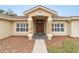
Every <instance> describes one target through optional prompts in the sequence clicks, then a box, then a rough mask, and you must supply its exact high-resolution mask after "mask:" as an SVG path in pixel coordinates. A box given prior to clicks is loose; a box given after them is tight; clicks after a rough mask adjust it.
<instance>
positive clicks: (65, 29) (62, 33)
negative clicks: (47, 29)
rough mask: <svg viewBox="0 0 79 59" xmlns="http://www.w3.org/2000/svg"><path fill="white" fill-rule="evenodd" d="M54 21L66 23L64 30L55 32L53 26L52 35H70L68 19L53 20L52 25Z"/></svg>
mask: <svg viewBox="0 0 79 59" xmlns="http://www.w3.org/2000/svg"><path fill="white" fill-rule="evenodd" d="M54 23H63V24H64V32H53V31H52V28H51V33H52V35H60V36H61V35H62V36H63V35H69V26H68V25H69V23H68V22H67V21H52V23H51V25H52V24H54ZM51 27H52V26H51Z"/></svg>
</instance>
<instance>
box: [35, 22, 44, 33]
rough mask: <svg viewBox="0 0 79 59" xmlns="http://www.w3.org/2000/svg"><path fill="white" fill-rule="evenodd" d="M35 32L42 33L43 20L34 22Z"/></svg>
mask: <svg viewBox="0 0 79 59" xmlns="http://www.w3.org/2000/svg"><path fill="white" fill-rule="evenodd" d="M36 33H44V21H38V22H36Z"/></svg>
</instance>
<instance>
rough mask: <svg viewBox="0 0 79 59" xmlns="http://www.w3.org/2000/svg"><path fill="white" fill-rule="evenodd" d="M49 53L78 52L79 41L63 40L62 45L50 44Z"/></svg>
mask: <svg viewBox="0 0 79 59" xmlns="http://www.w3.org/2000/svg"><path fill="white" fill-rule="evenodd" d="M48 52H49V53H78V52H79V42H78V41H67V40H65V41H63V43H62V46H49V47H48Z"/></svg>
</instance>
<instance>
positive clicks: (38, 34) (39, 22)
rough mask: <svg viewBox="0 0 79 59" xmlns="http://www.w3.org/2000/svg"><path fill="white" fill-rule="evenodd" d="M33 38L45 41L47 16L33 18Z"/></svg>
mask: <svg viewBox="0 0 79 59" xmlns="http://www.w3.org/2000/svg"><path fill="white" fill-rule="evenodd" d="M32 18H33V32H34V35H33V38H34V39H40V38H41V39H45V38H47V37H46V22H47V18H48V17H47V16H33V17H32Z"/></svg>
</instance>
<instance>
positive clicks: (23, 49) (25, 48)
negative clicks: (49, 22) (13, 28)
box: [0, 36, 35, 53]
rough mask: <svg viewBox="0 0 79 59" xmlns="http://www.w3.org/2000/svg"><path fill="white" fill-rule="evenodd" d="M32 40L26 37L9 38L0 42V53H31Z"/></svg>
mask: <svg viewBox="0 0 79 59" xmlns="http://www.w3.org/2000/svg"><path fill="white" fill-rule="evenodd" d="M34 42H35V41H34V40H29V39H28V38H27V37H26V36H11V37H8V38H4V39H1V40H0V52H2V53H7V52H9V53H31V52H32V50H33V47H34Z"/></svg>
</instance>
